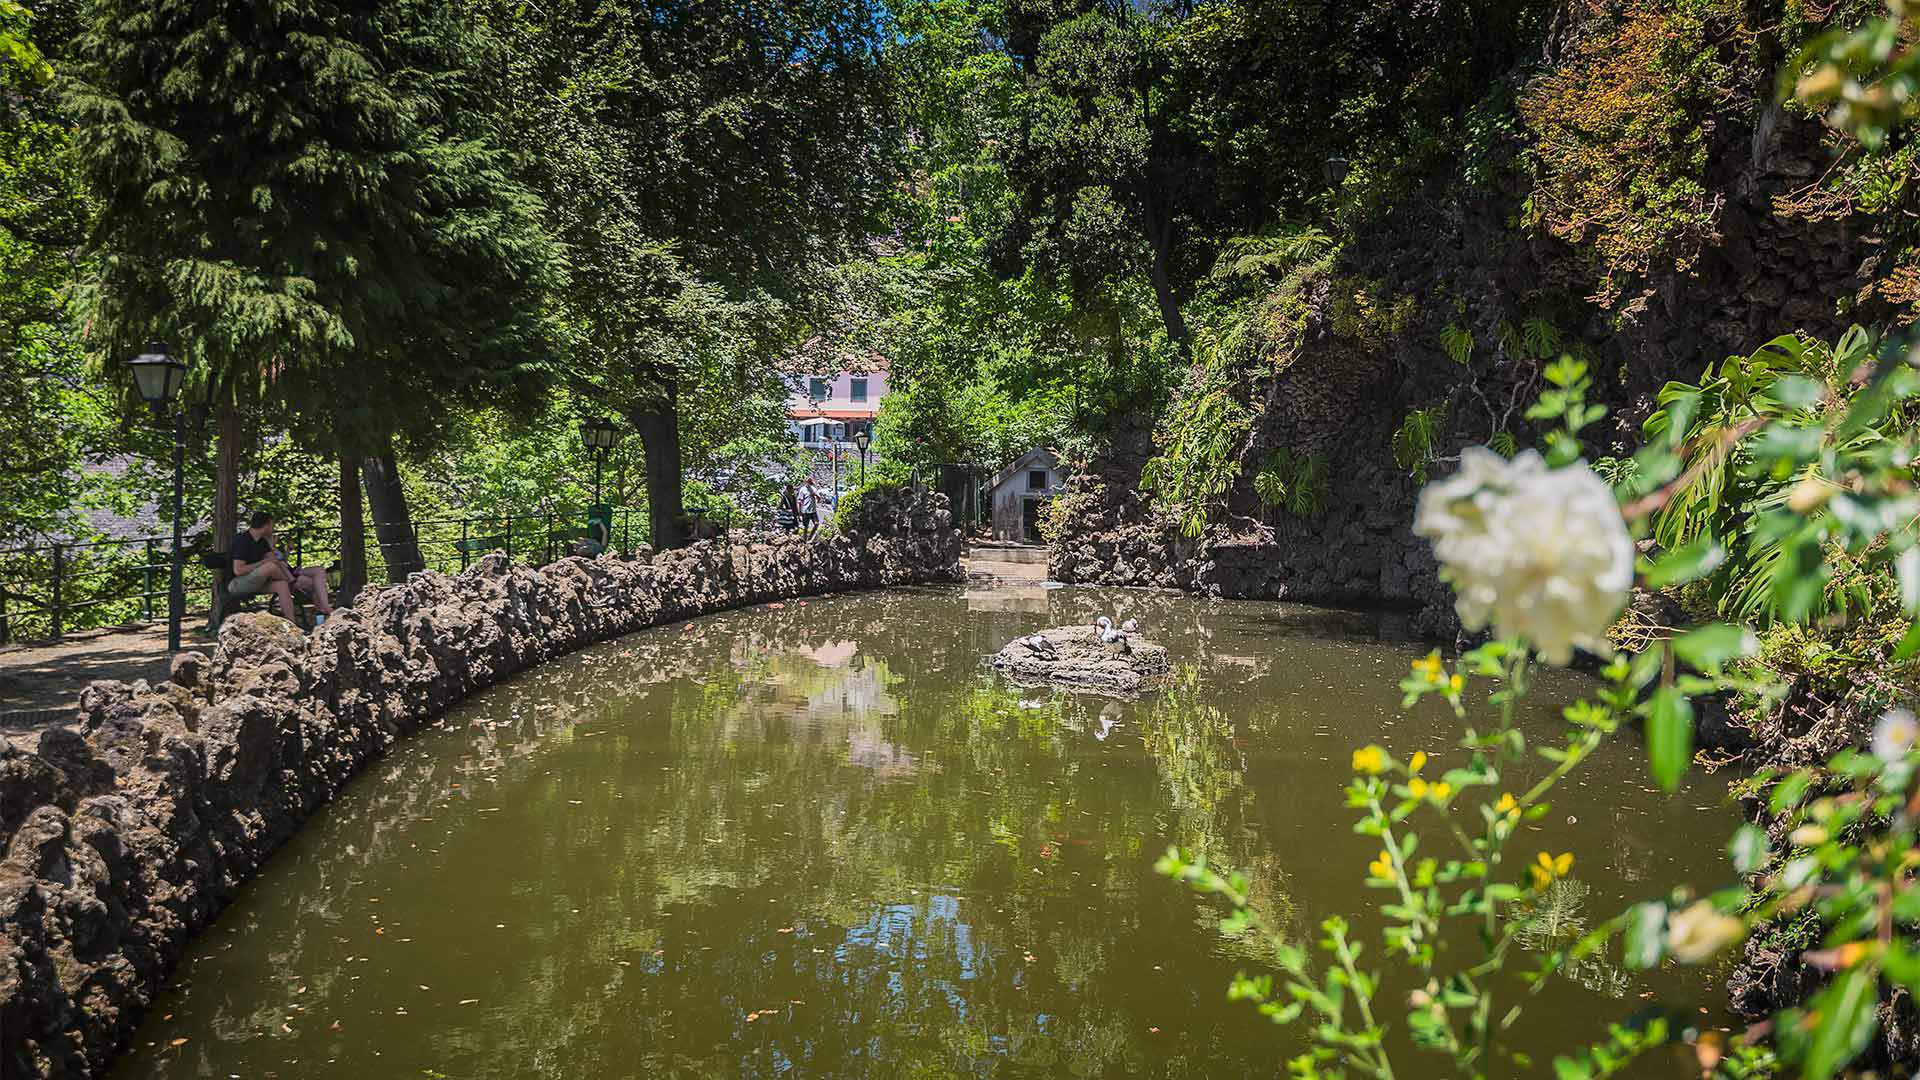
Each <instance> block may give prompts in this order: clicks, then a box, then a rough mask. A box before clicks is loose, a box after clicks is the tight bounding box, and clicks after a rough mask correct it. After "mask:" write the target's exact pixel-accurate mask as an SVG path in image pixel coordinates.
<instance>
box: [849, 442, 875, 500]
mask: <svg viewBox="0 0 1920 1080" xmlns="http://www.w3.org/2000/svg"><path fill="white" fill-rule="evenodd" d="M853 445H855V446H857V447H859V448H860V486H861V487H866V486H867V447H869V446H872V445H873V433H872V432H869V431H868V430H867V429H866V428H861V429H860V430H859V431H856V432H854V435H853Z"/></svg>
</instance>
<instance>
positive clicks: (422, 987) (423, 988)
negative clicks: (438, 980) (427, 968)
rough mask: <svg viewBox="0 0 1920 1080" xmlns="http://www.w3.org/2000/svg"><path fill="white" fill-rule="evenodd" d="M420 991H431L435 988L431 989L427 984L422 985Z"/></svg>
mask: <svg viewBox="0 0 1920 1080" xmlns="http://www.w3.org/2000/svg"><path fill="white" fill-rule="evenodd" d="M420 989H422V990H431V989H433V987H431V986H428V985H427V984H426V983H421V984H420Z"/></svg>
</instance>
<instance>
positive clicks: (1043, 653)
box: [993, 626, 1173, 694]
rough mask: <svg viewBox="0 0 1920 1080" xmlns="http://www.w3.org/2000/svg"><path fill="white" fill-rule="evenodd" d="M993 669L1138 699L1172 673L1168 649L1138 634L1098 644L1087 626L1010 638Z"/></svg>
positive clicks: (1028, 679) (1014, 676) (1094, 632)
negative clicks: (1135, 696)
mask: <svg viewBox="0 0 1920 1080" xmlns="http://www.w3.org/2000/svg"><path fill="white" fill-rule="evenodd" d="M993 666H994V669H995V670H997V671H999V672H1001V673H1002V674H1004V675H1006V676H1007V677H1008V678H1010V679H1013V680H1014V681H1015V682H1023V683H1041V682H1049V683H1061V684H1064V685H1067V686H1079V687H1085V688H1087V689H1090V690H1100V691H1106V692H1110V693H1120V694H1137V693H1140V692H1141V691H1142V690H1146V689H1150V688H1151V687H1152V686H1154V685H1157V684H1158V683H1160V682H1162V681H1164V680H1165V678H1166V677H1167V675H1168V674H1169V673H1170V672H1171V671H1172V670H1173V669H1172V666H1171V665H1170V664H1168V662H1167V650H1166V649H1165V648H1164V647H1163V646H1160V645H1155V644H1154V643H1153V642H1151V641H1148V640H1146V639H1145V638H1143V637H1141V636H1140V635H1138V634H1125V635H1122V636H1121V639H1120V640H1119V641H1118V642H1114V643H1106V642H1102V641H1101V640H1100V631H1099V630H1096V629H1095V628H1093V627H1091V626H1057V627H1054V628H1053V629H1051V630H1042V631H1040V632H1039V633H1037V634H1032V635H1029V636H1027V637H1020V638H1015V639H1014V640H1012V641H1010V642H1008V643H1007V646H1006V648H1004V649H1001V650H1000V651H999V652H998V653H995V654H994V657H993Z"/></svg>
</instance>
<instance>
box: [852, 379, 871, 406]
mask: <svg viewBox="0 0 1920 1080" xmlns="http://www.w3.org/2000/svg"><path fill="white" fill-rule="evenodd" d="M847 396H848V398H849V399H851V400H853V401H865V400H867V380H865V379H855V380H853V392H852V393H850V394H848V395H847Z"/></svg>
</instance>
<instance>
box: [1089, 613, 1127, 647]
mask: <svg viewBox="0 0 1920 1080" xmlns="http://www.w3.org/2000/svg"><path fill="white" fill-rule="evenodd" d="M1093 625H1094V627H1095V628H1096V629H1098V630H1099V632H1100V644H1102V645H1115V644H1118V643H1119V642H1122V641H1125V640H1126V639H1127V635H1125V634H1123V633H1121V632H1120V631H1119V630H1116V629H1114V626H1113V620H1112V619H1109V618H1107V617H1106V616H1105V615H1102V616H1100V617H1099V618H1098V619H1095V620H1094V621H1093Z"/></svg>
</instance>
